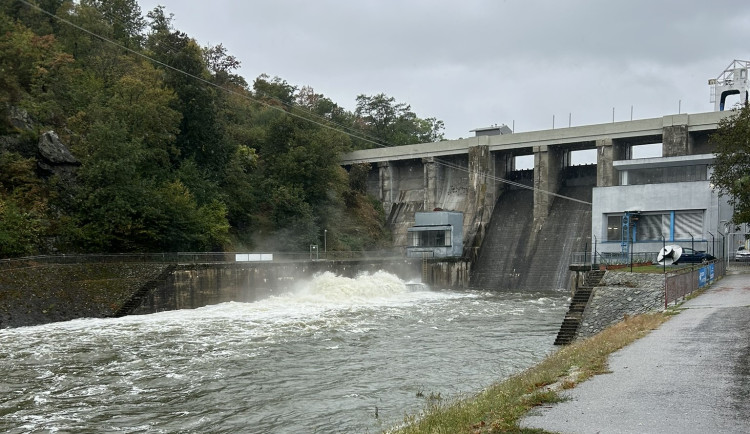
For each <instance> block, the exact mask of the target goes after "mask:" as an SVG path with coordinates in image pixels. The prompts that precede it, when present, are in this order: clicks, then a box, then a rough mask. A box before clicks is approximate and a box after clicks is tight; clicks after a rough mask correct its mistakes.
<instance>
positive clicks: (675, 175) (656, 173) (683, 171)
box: [620, 164, 708, 185]
mask: <svg viewBox="0 0 750 434" xmlns="http://www.w3.org/2000/svg"><path fill="white" fill-rule="evenodd" d="M621 173H622V174H621V176H620V183H621V184H622V185H644V184H665V183H669V182H692V181H706V180H708V165H707V164H696V165H692V166H674V167H653V168H648V169H631V170H627V171H623V172H621Z"/></svg>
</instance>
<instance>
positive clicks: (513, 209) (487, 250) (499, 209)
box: [471, 169, 595, 291]
mask: <svg viewBox="0 0 750 434" xmlns="http://www.w3.org/2000/svg"><path fill="white" fill-rule="evenodd" d="M585 170H588V169H583V170H582V171H585ZM594 182H595V181H594V180H593V179H592V178H591V177H585V176H584V177H578V178H566V181H565V182H564V184H563V186H562V187H561V188H560V191H559V192H558V194H559V195H560V196H565V197H568V198H573V199H577V200H580V201H583V202H591V194H592V188H593V186H594ZM533 196H534V192H533V191H532V190H527V189H519V188H514V189H508V190H506V191H505V192H504V193H503V194H501V195H500V197H499V198H498V200H497V203H496V205H495V209H494V211H493V214H492V219H491V220H490V224H489V225H488V227H487V231H486V235H485V239H484V241H483V243H482V247H481V249H480V251H479V255H478V257H477V260H476V262H475V263H474V266H473V272H472V274H471V286H472V287H474V288H482V289H487V290H508V291H535V290H556V289H564V288H568V286H569V270H568V265H569V263H570V257H571V255H572V253H574V252H581V251H584V250H585V249H586V247H587V246H591V239H590V234H591V205H588V204H586V203H582V202H577V201H573V200H570V199H566V198H565V197H559V196H556V197H555V198H554V200H553V203H552V207H551V209H550V213H549V215H548V216H547V218H546V220H544V222H543V223H541V224H535V222H534V218H533V201H534V198H533Z"/></svg>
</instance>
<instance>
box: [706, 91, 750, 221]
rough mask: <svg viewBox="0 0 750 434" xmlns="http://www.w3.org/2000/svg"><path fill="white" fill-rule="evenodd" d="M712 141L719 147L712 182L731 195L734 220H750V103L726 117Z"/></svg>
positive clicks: (723, 192)
mask: <svg viewBox="0 0 750 434" xmlns="http://www.w3.org/2000/svg"><path fill="white" fill-rule="evenodd" d="M710 143H711V144H712V145H714V146H715V148H716V151H715V152H716V160H715V162H714V164H713V173H712V174H711V183H712V184H713V185H714V186H716V187H718V188H719V194H721V195H726V196H729V203H730V204H731V205H733V206H734V215H733V216H732V221H733V222H734V223H735V224H740V223H750V105H747V104H746V105H745V106H744V107H742V108H740V109H738V110H736V111H735V113H734V114H732V115H731V116H729V117H727V118H724V119H722V120H721V121H720V122H719V127H718V128H717V130H716V132H715V133H714V134H713V135H712V136H711V138H710Z"/></svg>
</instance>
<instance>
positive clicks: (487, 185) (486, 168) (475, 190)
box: [464, 145, 497, 260]
mask: <svg viewBox="0 0 750 434" xmlns="http://www.w3.org/2000/svg"><path fill="white" fill-rule="evenodd" d="M494 175H495V160H494V157H493V155H492V153H491V152H490V148H489V146H486V145H480V146H472V147H470V148H469V179H468V181H469V185H468V186H467V187H468V189H467V191H468V194H467V197H466V206H465V210H464V257H467V258H470V259H471V260H474V259H476V255H477V254H478V252H479V247H480V246H481V245H482V241H483V240H484V235H485V228H486V226H487V225H488V224H489V222H490V218H491V217H492V211H493V210H494V209H495V200H496V199H497V196H496V185H497V182H496V181H495V180H494Z"/></svg>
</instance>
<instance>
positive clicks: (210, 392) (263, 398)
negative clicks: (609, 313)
mask: <svg viewBox="0 0 750 434" xmlns="http://www.w3.org/2000/svg"><path fill="white" fill-rule="evenodd" d="M567 301H568V295H567V293H564V292H537V293H529V292H526V293H507V292H487V291H444V290H430V289H428V288H424V287H419V286H415V285H406V284H405V282H403V281H401V280H400V279H398V278H397V277H396V276H394V275H392V274H388V273H385V272H378V273H374V274H372V275H365V276H360V277H358V278H356V279H349V278H344V277H339V276H335V275H333V274H330V273H325V274H322V275H319V276H316V277H315V278H314V279H312V280H311V281H309V282H306V283H305V284H303V285H300V286H299V288H298V289H297V290H296V291H294V292H291V293H288V294H285V295H281V296H275V297H270V298H267V299H264V300H260V301H257V302H253V303H235V302H230V303H223V304H219V305H215V306H208V307H203V308H199V309H192V310H179V311H171V312H162V313H158V314H152V315H138V316H129V317H124V318H119V319H81V320H75V321H68V322H61V323H54V324H48V325H43V326H36V327H21V328H16V329H4V330H0V431H2V432H10V433H26V432H90V433H99V432H113V431H117V432H252V433H302V432H304V433H312V432H322V433H331V432H358V433H362V432H370V433H372V432H382V431H384V430H388V429H389V428H391V427H394V426H396V425H398V424H399V423H400V422H401V421H403V419H404V416H405V415H406V414H418V413H419V412H420V411H421V410H422V409H424V408H425V407H426V406H427V405H429V404H430V401H434V400H442V401H443V402H445V401H450V400H452V399H456V398H459V397H465V396H468V395H471V394H473V393H476V392H478V391H479V390H481V389H482V388H484V387H486V386H488V385H489V384H491V383H492V382H495V381H497V380H501V379H503V378H505V377H508V376H509V375H512V374H513V373H515V372H518V371H520V370H522V369H524V368H526V367H529V366H531V365H533V364H534V363H536V362H538V361H539V360H540V359H541V358H543V357H544V356H545V355H547V354H548V353H550V352H551V351H553V349H554V348H553V345H552V343H553V341H554V338H555V335H556V332H557V330H558V328H559V325H560V322H561V321H562V318H563V316H564V314H565V310H566V308H567Z"/></svg>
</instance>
